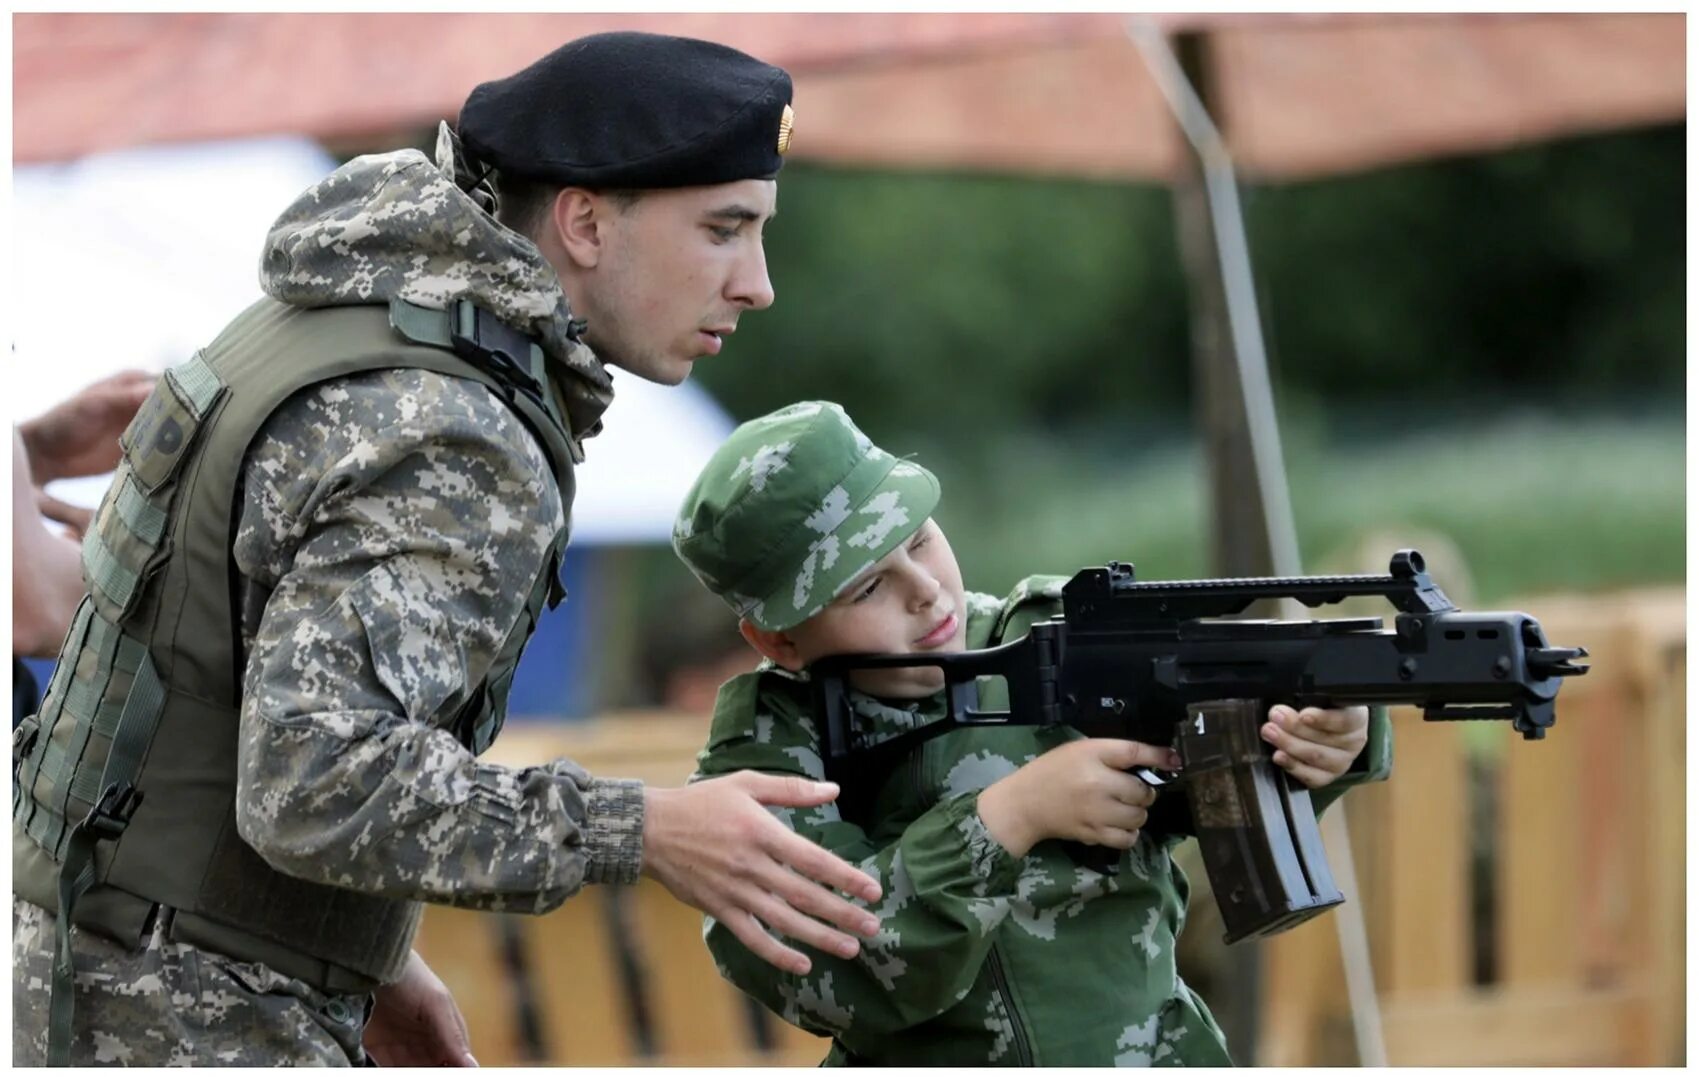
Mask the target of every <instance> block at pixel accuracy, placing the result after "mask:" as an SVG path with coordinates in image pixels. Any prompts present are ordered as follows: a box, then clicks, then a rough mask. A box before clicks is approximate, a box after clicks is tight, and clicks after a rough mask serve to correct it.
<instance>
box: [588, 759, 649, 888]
mask: <svg viewBox="0 0 1699 1080" xmlns="http://www.w3.org/2000/svg"><path fill="white" fill-rule="evenodd" d="M583 836H584V855H585V862H584V883H585V884H586V885H630V884H632V883H634V882H635V881H636V880H637V876H638V874H639V873H640V872H641V871H642V869H643V782H642V781H641V780H597V779H592V780H591V781H590V796H589V798H588V799H587V800H586V801H585V811H584V833H583Z"/></svg>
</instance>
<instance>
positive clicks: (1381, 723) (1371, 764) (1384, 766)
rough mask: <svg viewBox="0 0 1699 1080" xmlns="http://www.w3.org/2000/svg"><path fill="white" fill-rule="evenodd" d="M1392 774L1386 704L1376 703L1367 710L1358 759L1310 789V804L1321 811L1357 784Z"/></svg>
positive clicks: (1389, 724) (1390, 731)
mask: <svg viewBox="0 0 1699 1080" xmlns="http://www.w3.org/2000/svg"><path fill="white" fill-rule="evenodd" d="M1390 775H1392V723H1391V721H1390V720H1389V719H1388V717H1387V713H1386V706H1384V705H1375V706H1371V707H1370V709H1369V741H1368V743H1367V744H1366V745H1365V746H1364V747H1363V750H1362V752H1361V753H1360V754H1358V755H1357V760H1355V761H1353V762H1352V763H1351V767H1350V769H1348V770H1346V772H1345V774H1344V775H1343V776H1341V777H1340V778H1339V779H1337V780H1335V781H1333V782H1332V783H1331V784H1326V785H1324V786H1322V787H1319V788H1316V789H1315V790H1314V791H1312V792H1310V805H1311V806H1313V807H1314V808H1315V812H1316V813H1317V814H1318V815H1319V814H1320V813H1321V812H1322V811H1323V810H1326V809H1327V808H1328V807H1329V806H1332V805H1333V804H1334V803H1335V802H1337V801H1338V800H1339V797H1340V796H1341V795H1343V794H1345V793H1346V792H1347V791H1349V790H1351V789H1352V788H1354V787H1356V786H1357V785H1358V784H1367V783H1372V782H1373V781H1376V780H1385V779H1386V778H1387V777H1388V776H1390Z"/></svg>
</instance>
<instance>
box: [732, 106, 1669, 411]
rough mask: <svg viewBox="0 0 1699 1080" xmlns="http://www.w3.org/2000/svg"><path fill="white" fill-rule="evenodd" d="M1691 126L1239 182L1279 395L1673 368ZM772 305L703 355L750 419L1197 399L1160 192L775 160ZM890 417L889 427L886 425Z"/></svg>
mask: <svg viewBox="0 0 1699 1080" xmlns="http://www.w3.org/2000/svg"><path fill="white" fill-rule="evenodd" d="M1685 140H1686V129H1685V126H1684V125H1682V126H1674V127H1664V128H1657V129H1650V130H1645V131H1637V132H1630V133H1623V134H1614V135H1609V136H1599V137H1590V138H1579V139H1572V140H1567V141H1564V142H1559V143H1549V144H1542V145H1538V146H1531V147H1526V148H1521V149H1516V150H1512V151H1508V152H1504V153H1499V154H1494V155H1489V156H1482V157H1467V158H1456V159H1448V160H1444V161H1437V162H1429V163H1423V164H1419V165H1411V166H1404V167H1399V168H1394V169H1386V170H1382V171H1379V172H1376V173H1372V174H1366V175H1361V176H1352V177H1344V178H1337V179H1329V180H1325V181H1317V182H1310V183H1303V184H1290V185H1283V186H1278V187H1275V186H1262V187H1254V186H1253V187H1248V188H1247V191H1246V200H1245V201H1246V208H1247V218H1248V227H1249V232H1250V237H1251V244H1252V255H1253V261H1254V263H1255V265H1256V271H1257V276H1258V284H1259V290H1260V292H1261V295H1262V301H1263V308H1264V319H1265V325H1266V327H1267V330H1268V341H1269V349H1270V353H1271V357H1272V362H1273V364H1274V367H1275V374H1276V382H1277V385H1278V386H1279V388H1280V392H1281V394H1282V395H1283V400H1284V398H1285V397H1286V396H1294V397H1297V398H1300V399H1302V398H1308V397H1312V396H1313V397H1320V398H1326V399H1328V400H1338V399H1341V398H1345V399H1349V398H1360V397H1372V396H1382V395H1385V394H1395V393H1402V392H1406V391H1408V390H1409V389H1410V388H1412V387H1413V386H1420V387H1421V388H1422V390H1423V392H1425V393H1426V394H1428V395H1430V396H1431V397H1434V398H1445V397H1448V396H1449V397H1463V396H1473V395H1478V394H1483V393H1495V394H1496V393H1517V394H1534V395H1536V396H1538V397H1542V398H1563V397H1574V398H1593V397H1597V396H1598V395H1601V394H1612V395H1619V394H1637V393H1643V392H1648V391H1669V390H1672V389H1675V388H1678V387H1680V385H1681V379H1682V370H1683V368H1682V356H1683V352H1684V346H1683V339H1684V334H1685V326H1684V307H1683V305H1684V297H1685V276H1684V256H1685V252H1684V233H1685V228H1684V220H1685V218H1684V215H1685V169H1684V164H1685ZM779 203H780V216H779V218H778V219H777V220H776V221H775V222H774V223H773V225H772V227H771V229H770V232H769V239H768V257H769V262H770V264H771V266H772V267H773V279H774V284H775V286H776V288H777V290H778V295H779V297H780V302H779V303H778V304H777V305H776V306H775V307H774V308H773V310H772V311H770V312H765V313H762V314H761V315H760V316H759V317H756V318H751V319H748V320H746V321H745V322H744V323H743V327H742V329H740V331H739V333H738V336H737V337H736V338H735V339H734V341H733V344H732V347H731V348H730V349H729V350H728V351H727V353H726V355H725V356H724V357H722V358H720V359H718V360H715V361H712V362H709V363H705V364H703V365H701V367H700V370H699V373H698V377H699V378H700V379H701V380H702V381H703V383H704V384H705V385H706V386H707V387H708V388H709V389H710V390H711V391H712V392H713V393H714V394H715V395H716V396H717V397H718V398H719V399H720V400H721V401H722V402H723V403H725V405H726V406H727V407H728V408H729V409H730V410H731V411H732V412H733V413H734V415H737V416H739V417H747V416H752V415H755V414H757V413H759V412H762V411H765V410H767V409H770V408H774V407H776V406H778V405H781V404H784V403H786V402H789V401H792V400H795V399H796V398H798V397H802V396H822V397H830V398H833V399H835V400H838V401H840V402H842V403H843V404H844V405H845V406H846V407H847V408H849V409H850V411H851V413H852V415H855V416H856V417H858V418H860V419H863V420H864V421H865V423H866V424H867V425H868V426H869V427H870V430H871V431H872V432H873V433H874V434H875V437H879V435H880V433H881V430H882V429H883V430H886V431H890V430H900V431H922V432H935V433H937V434H938V435H940V436H942V437H944V439H945V440H946V441H951V442H953V441H954V439H955V435H956V433H957V432H958V431H961V432H964V433H965V432H968V431H975V430H983V428H982V426H981V425H983V424H985V423H991V424H995V425H1010V426H1014V427H1018V428H1034V427H1037V428H1053V427H1056V426H1062V425H1070V426H1071V425H1078V424H1085V425H1093V424H1097V425H1104V424H1110V425H1112V424H1115V423H1118V422H1124V421H1125V420H1126V419H1127V418H1128V417H1129V416H1131V415H1137V414H1143V415H1144V416H1146V417H1147V418H1148V417H1154V418H1157V419H1159V420H1160V419H1164V418H1166V419H1170V420H1172V419H1174V418H1176V417H1179V418H1183V417H1184V416H1185V415H1186V412H1187V410H1188V408H1189V406H1188V397H1187V394H1188V391H1187V387H1188V382H1189V377H1188V360H1187V356H1188V352H1187V313H1186V307H1185V284H1184V280H1183V277H1182V273H1181V268H1180V261H1179V257H1178V253H1177V250H1176V241H1175V236H1174V225H1173V219H1172V213H1171V209H1170V205H1169V198H1168V193H1167V192H1166V190H1165V189H1163V188H1161V187H1158V186H1153V185H1132V184H1105V183H1092V182H1085V181H1075V180H1033V179H1012V178H1006V177H987V176H940V175H921V174H899V173H869V172H852V171H846V170H831V169H822V168H812V167H808V166H806V165H802V164H800V163H797V164H792V165H790V166H788V167H787V168H786V170H785V174H784V182H783V183H782V185H781V189H780V200H779ZM887 425H888V426H887Z"/></svg>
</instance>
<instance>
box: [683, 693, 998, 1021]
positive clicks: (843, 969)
mask: <svg viewBox="0 0 1699 1080" xmlns="http://www.w3.org/2000/svg"><path fill="white" fill-rule="evenodd" d="M776 677H778V676H772V675H767V676H763V674H762V673H760V672H757V673H753V674H749V675H742V676H739V677H737V678H736V679H733V680H732V681H731V682H729V683H727V684H726V685H725V686H724V687H722V688H721V691H720V698H719V702H718V704H717V706H716V708H715V717H714V728H713V733H712V735H711V737H710V740H709V744H708V747H707V749H705V750H704V751H703V752H702V754H701V755H700V756H699V758H698V772H697V774H696V776H695V777H693V779H701V778H704V777H708V776H717V775H721V774H724V773H729V772H735V771H737V770H739V769H754V770H757V771H760V772H765V773H775V774H783V775H794V776H803V777H808V778H810V779H816V780H817V779H822V778H823V777H824V769H823V768H822V766H821V761H820V745H819V740H818V737H817V735H816V732H815V728H814V725H813V723H812V721H810V720H809V719H808V718H806V717H805V716H803V715H801V712H800V710H799V709H797V708H795V707H794V706H792V705H790V704H789V703H788V702H785V701H783V700H781V699H779V698H777V697H775V696H774V695H771V694H763V693H762V692H761V691H760V686H761V682H762V679H763V678H776ZM977 799H978V795H977V793H976V792H969V793H965V794H962V795H958V796H955V797H953V798H950V799H947V800H945V801H942V802H940V803H938V804H936V805H934V806H933V807H931V808H930V809H928V810H927V811H925V812H924V813H922V814H921V815H920V816H919V817H918V818H916V819H915V820H914V821H913V822H911V823H910V824H909V825H908V826H907V827H906V828H904V829H903V830H902V831H901V832H900V833H894V834H892V835H883V834H880V835H877V836H876V837H873V836H869V835H868V834H867V833H866V832H864V831H863V830H862V829H861V828H860V827H858V826H856V825H853V824H851V823H849V822H846V821H844V820H842V819H841V818H840V817H839V814H838V808H837V804H836V803H829V804H827V805H825V806H821V807H815V808H807V809H792V808H782V809H778V808H776V809H775V810H774V812H775V813H776V814H778V816H780V818H781V819H783V820H785V821H786V823H787V824H788V825H789V826H790V827H791V828H792V829H793V830H795V831H796V832H797V833H798V834H799V835H801V836H803V837H805V838H806V839H808V840H812V841H814V842H815V843H817V844H819V845H820V846H822V847H824V848H826V849H827V850H829V851H831V852H833V853H834V854H836V855H838V856H840V857H842V858H843V859H845V860H846V861H848V862H850V863H852V864H854V865H856V866H858V867H859V868H860V869H861V870H863V871H865V872H866V873H868V874H869V875H871V876H872V877H874V878H876V879H877V880H878V881H879V884H880V887H881V889H882V890H883V893H882V897H881V899H880V900H879V901H878V902H877V903H876V904H871V905H864V906H867V907H868V908H869V909H870V910H871V911H873V912H874V914H876V915H878V916H879V919H880V931H879V934H878V935H877V937H876V938H874V939H873V940H871V941H864V942H863V943H862V948H861V952H860V954H859V955H858V956H857V957H856V958H854V959H849V960H846V959H844V958H843V957H840V956H834V955H829V954H826V953H823V952H820V951H818V950H816V949H813V948H810V947H808V946H806V945H803V944H802V943H800V942H795V941H791V942H787V944H790V945H793V946H794V947H796V948H799V949H801V950H802V951H803V952H805V953H807V955H808V957H809V960H810V962H811V963H812V968H811V969H810V971H809V973H808V974H806V975H796V974H793V973H790V972H783V971H779V970H778V969H776V968H774V967H772V966H771V965H769V964H767V963H766V962H765V961H762V960H760V959H759V958H757V957H756V956H755V955H754V954H753V953H751V952H750V951H749V950H748V949H746V948H745V947H744V946H743V944H742V943H741V942H739V941H738V940H737V938H736V937H735V936H734V935H733V934H732V933H731V932H730V931H729V930H727V929H726V928H725V927H724V926H721V925H720V924H718V923H717V922H716V921H715V920H714V919H712V918H709V919H707V920H706V922H705V926H706V938H707V942H708V948H709V950H710V951H711V952H712V953H713V955H714V959H715V962H716V963H717V964H718V966H719V969H720V972H721V974H722V975H724V976H725V977H726V978H727V979H729V980H730V981H731V982H733V983H734V984H736V985H737V986H738V987H739V988H740V989H742V990H743V991H744V992H745V993H747V994H749V995H751V996H752V997H754V998H756V999H757V1000H758V1001H760V1002H762V1003H763V1004H764V1005H766V1006H767V1007H768V1008H770V1009H772V1010H773V1011H774V1012H777V1013H778V1014H779V1015H780V1016H782V1017H784V1018H785V1019H786V1020H787V1021H789V1022H791V1023H793V1024H796V1025H797V1026H799V1027H802V1028H805V1029H807V1030H809V1031H812V1032H815V1033H816V1034H822V1035H832V1036H835V1037H837V1038H838V1039H839V1040H840V1041H841V1042H843V1043H844V1044H845V1045H846V1046H848V1047H849V1048H851V1049H855V1048H856V1047H857V1045H858V1044H859V1043H861V1042H862V1041H863V1040H871V1039H879V1038H882V1037H884V1036H887V1035H888V1034H889V1033H890V1032H893V1031H897V1030H900V1029H903V1028H906V1027H911V1026H913V1025H915V1024H917V1023H919V1022H921V1021H923V1020H926V1019H928V1018H930V1017H933V1016H937V1015H938V1014H940V1013H942V1012H944V1011H945V1010H946V1009H948V1008H949V1007H950V1006H952V1005H954V1004H955V1003H956V1002H957V1001H959V1000H961V999H962V998H963V997H964V996H966V994H967V992H968V990H969V988H970V987H971V986H972V985H973V982H974V980H975V978H976V977H977V976H978V974H979V971H980V968H981V966H982V965H983V963H984V960H985V956H986V953H987V952H988V951H989V950H990V948H991V941H992V937H993V934H994V932H995V931H996V929H997V927H998V926H999V925H1000V924H1001V923H1002V921H1003V919H1004V918H1005V917H1006V916H1007V914H1008V911H1009V898H1010V897H1011V896H1012V894H1013V893H1014V890H1015V888H1016V883H1017V879H1018V876H1019V871H1020V865H1021V864H1020V862H1019V861H1018V860H1016V859H1014V858H1013V857H1011V856H1010V855H1009V853H1008V852H1007V851H1006V850H1004V848H1003V847H1002V846H1001V845H1000V844H998V843H997V842H996V841H995V840H993V839H992V838H991V835H990V834H989V833H988V832H986V830H985V825H984V823H983V822H981V821H980V819H979V814H978V812H977ZM858 903H859V901H858Z"/></svg>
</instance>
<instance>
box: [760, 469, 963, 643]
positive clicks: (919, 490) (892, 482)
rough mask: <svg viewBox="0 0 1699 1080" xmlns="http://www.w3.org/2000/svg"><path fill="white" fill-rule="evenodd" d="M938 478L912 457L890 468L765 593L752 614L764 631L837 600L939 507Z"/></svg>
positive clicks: (810, 614) (791, 623)
mask: <svg viewBox="0 0 1699 1080" xmlns="http://www.w3.org/2000/svg"><path fill="white" fill-rule="evenodd" d="M939 495H940V489H939V486H938V478H937V477H936V476H933V475H932V473H931V472H930V471H929V470H927V469H925V468H923V467H921V466H919V465H916V464H915V463H914V462H912V461H903V460H901V459H897V460H895V461H894V462H893V464H892V466H891V471H890V472H888V473H886V474H885V477H884V478H883V479H882V480H880V481H879V484H878V486H877V487H875V488H874V489H873V490H872V491H871V492H870V493H869V494H868V495H867V497H866V498H864V499H862V500H861V502H860V503H859V504H858V505H857V506H855V507H854V508H852V509H851V510H850V512H849V514H848V515H847V516H845V518H844V520H843V522H842V523H841V524H839V525H838V527H837V528H836V529H834V530H832V531H831V532H830V533H827V534H825V535H823V536H822V537H821V538H820V539H819V540H818V541H816V542H815V543H814V545H813V547H812V548H811V553H810V555H809V557H808V559H807V560H806V561H805V562H804V564H803V566H802V567H801V569H800V570H799V571H798V572H797V575H796V576H795V577H794V578H793V579H791V580H788V581H786V582H785V583H783V584H782V585H781V586H779V587H778V588H775V589H774V590H773V591H772V592H770V593H769V594H768V595H767V596H764V597H762V599H761V602H760V603H759V604H757V605H756V606H755V608H754V610H753V611H751V612H750V613H749V615H748V618H749V620H750V621H751V622H753V623H754V624H755V625H756V626H759V627H760V628H761V629H763V630H789V629H790V628H791V627H793V626H795V625H797V624H798V623H800V622H803V621H805V620H807V619H810V618H812V617H813V616H815V615H817V614H819V612H820V611H821V610H822V609H824V608H825V606H826V605H827V604H829V603H831V602H832V601H833V600H835V599H837V598H838V596H839V595H840V594H842V593H843V591H844V589H846V588H847V587H848V586H849V585H850V583H851V582H853V581H855V579H856V578H858V577H860V576H861V575H862V574H864V573H866V572H867V570H868V569H869V568H870V567H872V566H873V564H874V563H876V562H878V561H879V560H880V559H883V558H884V557H885V556H886V555H889V554H890V553H891V552H893V551H895V550H896V549H897V547H898V546H899V545H900V544H902V543H903V542H904V541H905V540H907V539H908V538H909V537H911V536H913V535H914V533H915V530H916V529H919V528H920V527H921V525H923V524H925V522H926V519H927V518H928V517H931V516H932V511H933V510H934V509H936V508H937V506H938V499H939Z"/></svg>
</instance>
